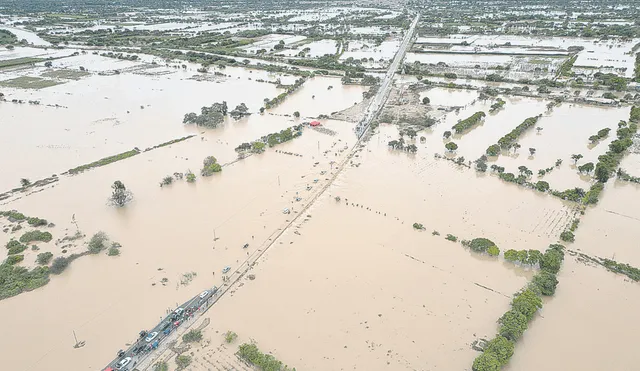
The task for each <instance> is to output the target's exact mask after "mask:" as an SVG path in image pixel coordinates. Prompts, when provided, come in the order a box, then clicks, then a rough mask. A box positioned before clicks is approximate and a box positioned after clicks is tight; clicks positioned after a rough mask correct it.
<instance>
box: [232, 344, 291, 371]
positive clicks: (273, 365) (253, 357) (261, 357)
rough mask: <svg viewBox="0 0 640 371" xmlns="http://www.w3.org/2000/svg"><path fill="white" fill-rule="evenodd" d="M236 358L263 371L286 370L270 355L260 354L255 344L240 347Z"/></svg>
mask: <svg viewBox="0 0 640 371" xmlns="http://www.w3.org/2000/svg"><path fill="white" fill-rule="evenodd" d="M238 356H240V358H242V359H244V360H246V361H247V362H249V363H251V364H253V365H255V366H258V367H259V368H260V369H262V370H265V371H267V370H269V371H271V370H274V371H280V370H282V369H286V368H285V367H286V366H284V365H283V364H282V362H280V361H278V360H277V359H276V358H275V357H274V356H272V355H271V354H264V353H262V352H261V351H260V350H259V349H258V347H257V346H256V345H255V344H242V345H240V348H239V349H238Z"/></svg>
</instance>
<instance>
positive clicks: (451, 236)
mask: <svg viewBox="0 0 640 371" xmlns="http://www.w3.org/2000/svg"><path fill="white" fill-rule="evenodd" d="M445 239H446V240H449V241H451V242H457V241H458V237H456V236H454V235H452V234H447V237H445Z"/></svg>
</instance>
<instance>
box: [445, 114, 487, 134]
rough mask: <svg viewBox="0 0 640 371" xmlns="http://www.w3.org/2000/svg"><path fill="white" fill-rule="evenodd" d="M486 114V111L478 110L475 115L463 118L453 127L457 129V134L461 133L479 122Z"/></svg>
mask: <svg viewBox="0 0 640 371" xmlns="http://www.w3.org/2000/svg"><path fill="white" fill-rule="evenodd" d="M486 115H487V114H486V113H484V112H482V111H478V112H476V113H474V114H473V115H471V116H469V117H467V118H466V119H464V120H461V121H460V122H458V123H457V124H455V125H453V127H452V129H453V130H455V132H456V134H460V133H462V132H464V131H465V130H468V129H471V128H472V127H473V126H475V125H476V124H478V123H479V122H480V121H481V120H482V119H483V118H484V117H485V116H486Z"/></svg>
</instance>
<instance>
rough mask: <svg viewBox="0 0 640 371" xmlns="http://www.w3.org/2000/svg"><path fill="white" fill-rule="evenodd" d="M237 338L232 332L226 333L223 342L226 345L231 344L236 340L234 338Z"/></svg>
mask: <svg viewBox="0 0 640 371" xmlns="http://www.w3.org/2000/svg"><path fill="white" fill-rule="evenodd" d="M237 337H238V334H236V333H235V332H233V331H227V332H226V333H225V334H224V341H226V342H227V343H229V344H230V343H233V341H234V340H236V338H237Z"/></svg>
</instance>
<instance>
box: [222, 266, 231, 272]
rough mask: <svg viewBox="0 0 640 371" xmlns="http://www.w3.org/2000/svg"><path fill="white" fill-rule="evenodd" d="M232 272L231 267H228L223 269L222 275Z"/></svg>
mask: <svg viewBox="0 0 640 371" xmlns="http://www.w3.org/2000/svg"><path fill="white" fill-rule="evenodd" d="M230 270H231V267H230V266H228V265H227V266H226V267H224V268H223V269H222V273H227V272H229V271H230Z"/></svg>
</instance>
